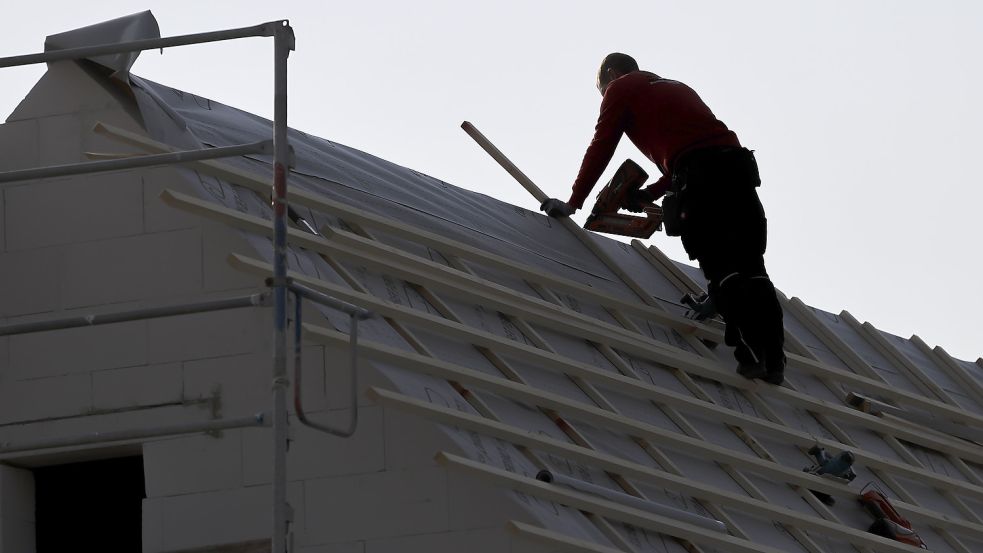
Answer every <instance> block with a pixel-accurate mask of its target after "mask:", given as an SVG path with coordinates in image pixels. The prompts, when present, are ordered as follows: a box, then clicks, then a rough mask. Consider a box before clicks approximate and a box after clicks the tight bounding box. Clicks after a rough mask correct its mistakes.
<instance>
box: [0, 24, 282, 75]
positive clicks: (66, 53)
mask: <svg viewBox="0 0 983 553" xmlns="http://www.w3.org/2000/svg"><path fill="white" fill-rule="evenodd" d="M285 23H286V22H285V21H270V22H267V23H261V24H259V25H254V26H252V27H240V28H237V29H226V30H224V31H211V32H207V33H195V34H191V35H179V36H172V37H164V38H148V39H143V40H132V41H129V42H116V43H112V44H98V45H96V46H83V47H80V48H65V49H63V50H52V51H50V52H41V53H38V54H24V55H21V56H9V57H6V58H0V67H16V66H18V65H32V64H35V63H46V62H51V61H61V60H74V59H83V58H94V57H98V56H105V55H108V54H121V53H124V52H138V51H142V50H156V49H158V48H161V49H163V48H171V47H173V46H186V45H188V44H204V43H206V42H218V41H221V40H233V39H237V38H247V37H251V36H273V31H274V29H275V28H276V27H277V26H282V25H283V24H285Z"/></svg>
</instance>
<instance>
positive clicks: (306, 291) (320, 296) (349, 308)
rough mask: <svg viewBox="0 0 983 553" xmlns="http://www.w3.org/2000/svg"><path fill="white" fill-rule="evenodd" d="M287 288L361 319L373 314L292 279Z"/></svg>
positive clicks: (368, 317) (268, 281) (370, 316)
mask: <svg viewBox="0 0 983 553" xmlns="http://www.w3.org/2000/svg"><path fill="white" fill-rule="evenodd" d="M270 281H271V279H267V285H269V284H270ZM287 288H289V289H290V291H291V292H294V293H295V294H299V295H300V296H302V297H304V298H307V299H309V300H311V301H312V302H314V303H319V304H321V305H325V306H327V307H330V308H332V309H337V310H338V311H341V312H343V313H346V314H347V315H350V316H352V317H355V318H357V319H359V320H361V321H364V320H365V319H371V318H372V317H373V316H374V313H372V312H371V311H369V310H368V309H362V308H361V307H359V306H357V305H352V304H350V303H348V302H345V301H341V300H339V299H337V298H333V297H331V296H329V295H327V294H325V293H324V292H321V291H320V290H315V289H313V288H310V287H308V286H305V285H303V284H300V283H299V282H294V281H293V280H290V284H288V285H287Z"/></svg>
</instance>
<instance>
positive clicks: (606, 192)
mask: <svg viewBox="0 0 983 553" xmlns="http://www.w3.org/2000/svg"><path fill="white" fill-rule="evenodd" d="M646 179H648V174H647V173H646V172H645V171H643V170H642V168H641V167H639V166H638V164H637V163H635V162H634V161H632V160H630V159H627V160H625V162H624V163H622V164H621V167H619V168H618V170H617V171H616V172H615V173H614V176H613V177H611V180H610V181H609V182H608V183H607V185H605V186H604V188H603V189H601V191H600V192H598V193H597V201H595V202H594V209H593V211H591V214H590V216H588V217H587V221H586V222H585V223H584V228H585V229H587V230H593V231H594V232H604V233H607V234H620V235H622V236H632V237H634V238H648V237H650V236H652V233H653V232H655V231H657V230H659V229H660V228H662V208H660V207H659V206H657V205H655V204H649V205H645V206H642V209H643V211H644V212H645V217H639V216H635V215H626V214H623V213H618V210H620V209H621V208H622V207H624V206H625V203H626V202H627V201H628V197H629V194H631V193H632V192H635V191H637V190H639V189H640V188H641V187H642V185H643V184H645V180H646Z"/></svg>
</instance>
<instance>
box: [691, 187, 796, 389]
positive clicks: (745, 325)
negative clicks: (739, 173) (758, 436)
mask: <svg viewBox="0 0 983 553" xmlns="http://www.w3.org/2000/svg"><path fill="white" fill-rule="evenodd" d="M741 204H747V205H745V206H744V207H745V208H744V209H734V210H733V211H729V212H727V213H722V214H720V216H719V217H718V218H716V219H715V221H720V222H722V223H723V224H722V225H720V226H717V225H710V227H709V228H705V229H703V230H705V231H706V234H704V235H703V236H702V237H703V238H704V240H702V241H701V246H702V248H701V250H700V252H699V256H698V259H699V261H700V268H701V269H702V270H703V274H704V275H705V276H706V277H707V281H708V282H709V285H708V286H709V291H710V294H711V295H712V296H713V298H714V303H715V305H716V306H717V310H718V311H719V312H720V314H721V315H722V316H723V318H724V322H725V323H726V325H727V326H726V331H725V343H727V345H729V346H732V347H734V357H735V358H736V359H737V362H738V373H740V374H742V375H743V376H746V377H748V378H762V379H764V380H766V381H767V382H771V383H774V384H780V383H781V382H782V380H783V373H784V369H785V354H784V350H783V347H784V340H785V329H784V325H783V322H782V319H783V316H782V309H781V305H780V304H779V303H778V298H777V296H776V293H775V287H774V286H773V285H772V283H771V280H770V279H769V278H768V273H767V271H766V270H765V265H764V257H763V254H764V250H765V246H766V236H767V222H766V220H765V219H764V217H763V216H761V215H758V214H760V213H761V211H760V207H759V206H760V203H758V201H757V194H755V193H753V192H752V193H751V195H750V196H746V197H743V198H735V201H734V202H733V204H732V206H734V207H737V206H740V205H741ZM755 204H757V205H755ZM755 207H757V209H753V208H755ZM741 214H745V216H742V215H741ZM713 227H717V228H713Z"/></svg>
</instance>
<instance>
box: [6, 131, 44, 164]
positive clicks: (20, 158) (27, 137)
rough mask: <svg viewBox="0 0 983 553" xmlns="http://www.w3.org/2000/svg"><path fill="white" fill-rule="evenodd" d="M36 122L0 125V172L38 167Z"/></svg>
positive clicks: (38, 154)
mask: <svg viewBox="0 0 983 553" xmlns="http://www.w3.org/2000/svg"><path fill="white" fill-rule="evenodd" d="M38 128H39V125H38V122H37V121H33V120H32V121H12V122H8V123H5V124H3V125H0V171H15V170H17V169H30V168H32V167H38V166H39V165H40V163H41V162H40V153H39V151H38V133H39V130H38Z"/></svg>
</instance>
